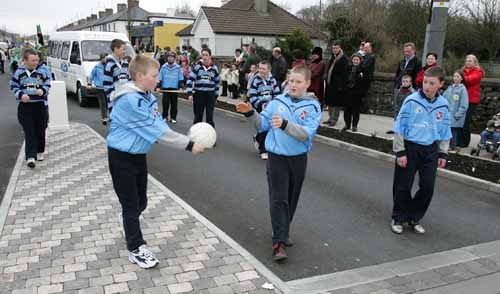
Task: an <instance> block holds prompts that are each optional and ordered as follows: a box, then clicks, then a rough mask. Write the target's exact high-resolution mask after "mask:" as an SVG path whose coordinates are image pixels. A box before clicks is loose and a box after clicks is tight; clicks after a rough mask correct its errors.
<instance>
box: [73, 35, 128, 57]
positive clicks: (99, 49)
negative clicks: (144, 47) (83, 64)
mask: <svg viewBox="0 0 500 294" xmlns="http://www.w3.org/2000/svg"><path fill="white" fill-rule="evenodd" d="M110 46H111V41H95V40H90V41H82V57H83V61H99V55H100V54H101V53H107V54H110V53H111V49H110ZM125 47H126V52H127V53H126V56H130V57H134V56H135V51H134V48H132V46H131V45H130V44H129V43H127V45H125Z"/></svg>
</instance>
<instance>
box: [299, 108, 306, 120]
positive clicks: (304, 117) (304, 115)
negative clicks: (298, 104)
mask: <svg viewBox="0 0 500 294" xmlns="http://www.w3.org/2000/svg"><path fill="white" fill-rule="evenodd" d="M306 117H307V111H305V110H304V111H302V113H301V114H300V119H301V120H305V119H306Z"/></svg>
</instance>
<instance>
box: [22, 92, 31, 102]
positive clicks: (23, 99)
mask: <svg viewBox="0 0 500 294" xmlns="http://www.w3.org/2000/svg"><path fill="white" fill-rule="evenodd" d="M21 101H22V102H24V103H26V102H28V101H30V96H28V95H26V94H23V96H21Z"/></svg>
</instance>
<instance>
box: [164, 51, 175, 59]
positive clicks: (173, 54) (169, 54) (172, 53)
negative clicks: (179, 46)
mask: <svg viewBox="0 0 500 294" xmlns="http://www.w3.org/2000/svg"><path fill="white" fill-rule="evenodd" d="M165 56H166V57H167V58H168V57H170V56H172V57H175V52H174V51H168V52H167V53H166V54H165Z"/></svg>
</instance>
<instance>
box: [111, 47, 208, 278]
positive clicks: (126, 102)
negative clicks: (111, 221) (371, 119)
mask: <svg viewBox="0 0 500 294" xmlns="http://www.w3.org/2000/svg"><path fill="white" fill-rule="evenodd" d="M159 68H160V64H159V63H158V62H157V61H156V60H154V59H153V58H150V57H146V56H143V55H138V56H136V57H135V58H134V59H133V60H132V62H131V63H130V66H129V70H130V74H131V76H132V79H133V82H132V83H128V84H125V85H123V86H122V87H120V88H119V89H117V92H116V93H115V95H114V98H113V103H114V104H113V105H114V107H113V111H112V112H111V117H110V118H111V119H110V128H109V134H108V137H107V140H106V141H107V144H108V161H109V171H110V173H111V178H112V181H113V187H114V189H115V192H116V194H117V195H118V199H119V201H120V204H121V206H122V216H123V227H124V231H125V240H126V242H127V249H128V250H129V260H130V261H131V262H132V263H136V264H137V265H138V266H140V267H141V268H152V267H155V266H157V265H158V259H156V258H155V257H154V255H153V253H151V251H150V250H149V249H148V248H147V247H146V242H145V241H144V239H143V236H142V232H141V227H140V223H139V216H140V215H141V213H142V212H143V211H144V210H145V209H146V205H147V183H148V170H147V163H146V154H147V153H148V152H149V150H150V149H151V146H152V144H153V143H155V142H159V143H164V144H166V145H169V146H172V147H174V148H177V149H184V150H187V151H190V152H192V153H193V154H199V153H202V152H203V151H204V148H203V147H201V146H200V145H198V144H197V143H193V142H191V141H190V139H189V138H188V137H187V136H185V135H182V134H179V133H176V132H174V131H172V130H171V129H170V128H169V127H168V126H167V124H166V123H165V121H164V120H163V118H162V117H161V115H160V114H159V113H158V104H157V102H156V98H155V96H153V95H152V94H151V91H153V90H154V89H155V87H156V85H157V83H158V69H159Z"/></svg>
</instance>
